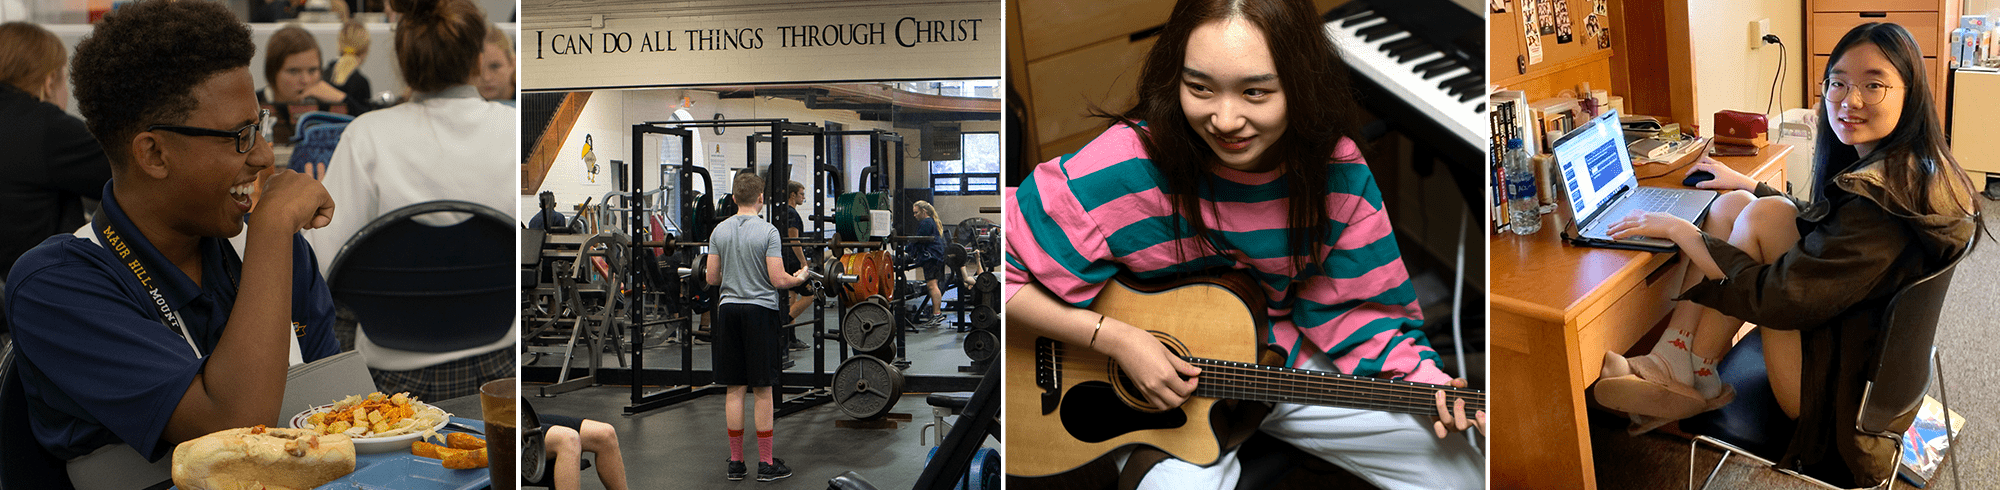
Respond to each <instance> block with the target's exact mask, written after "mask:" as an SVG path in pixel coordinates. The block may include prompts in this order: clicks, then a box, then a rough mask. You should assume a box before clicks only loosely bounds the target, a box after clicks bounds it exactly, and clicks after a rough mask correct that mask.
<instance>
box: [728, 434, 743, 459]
mask: <svg viewBox="0 0 2000 490" xmlns="http://www.w3.org/2000/svg"><path fill="white" fill-rule="evenodd" d="M729 460H730V461H742V460H743V429H729Z"/></svg>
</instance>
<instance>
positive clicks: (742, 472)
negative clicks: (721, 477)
mask: <svg viewBox="0 0 2000 490" xmlns="http://www.w3.org/2000/svg"><path fill="white" fill-rule="evenodd" d="M757 464H760V465H761V464H764V463H757ZM749 474H750V470H749V469H748V467H745V466H743V462H742V461H730V462H729V474H728V476H729V481H743V477H744V476H746V475H749Z"/></svg>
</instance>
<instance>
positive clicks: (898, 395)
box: [833, 355, 903, 420]
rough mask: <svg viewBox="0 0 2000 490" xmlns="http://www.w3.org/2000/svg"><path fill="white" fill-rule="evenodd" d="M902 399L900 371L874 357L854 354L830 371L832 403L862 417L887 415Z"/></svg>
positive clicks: (851, 414) (855, 415)
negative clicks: (837, 367)
mask: <svg viewBox="0 0 2000 490" xmlns="http://www.w3.org/2000/svg"><path fill="white" fill-rule="evenodd" d="M902 398H903V371H902V370H900V369H896V366H894V365H891V364H889V362H888V361H884V360H881V359H879V358H876V357H874V356H868V355H857V356H854V357H849V358H847V360H846V361H844V362H841V363H840V369H838V370H836V371H834V373H833V402H834V404H836V405H838V406H840V412H841V413H844V414H847V416H849V417H854V418H857V419H861V420H872V419H876V418H880V417H882V416H883V415H887V414H888V413H889V410H891V409H894V408H896V401H897V400H901V399H902Z"/></svg>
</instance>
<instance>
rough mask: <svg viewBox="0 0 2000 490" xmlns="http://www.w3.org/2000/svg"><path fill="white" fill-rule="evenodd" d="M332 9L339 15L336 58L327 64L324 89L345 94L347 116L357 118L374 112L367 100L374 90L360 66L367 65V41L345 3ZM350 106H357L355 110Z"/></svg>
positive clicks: (337, 2) (336, 3)
mask: <svg viewBox="0 0 2000 490" xmlns="http://www.w3.org/2000/svg"><path fill="white" fill-rule="evenodd" d="M333 6H334V12H336V13H338V14H340V35H339V40H338V42H339V43H340V54H339V56H336V57H335V58H334V59H333V61H330V62H327V64H326V72H325V73H324V74H323V75H324V79H325V82H326V83H327V85H328V86H331V87H333V88H335V89H339V90H340V92H341V93H342V94H345V96H344V98H343V99H342V100H345V101H349V102H350V106H349V107H348V108H347V113H348V114H351V115H356V116H359V115H361V114H362V113H364V112H368V111H369V110H372V109H374V101H373V100H372V99H370V97H373V96H374V94H373V90H374V87H373V86H371V85H369V83H368V77H367V76H365V75H362V74H361V64H362V63H366V62H368V44H369V42H370V41H371V40H370V39H369V34H368V26H366V25H363V24H362V23H361V21H359V20H356V19H355V18H354V17H353V15H352V14H350V13H348V11H347V2H344V1H341V0H334V1H333ZM293 56H297V55H293ZM354 102H359V103H360V105H359V106H355V105H353V103H354Z"/></svg>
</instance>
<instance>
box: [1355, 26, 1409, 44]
mask: <svg viewBox="0 0 2000 490" xmlns="http://www.w3.org/2000/svg"><path fill="white" fill-rule="evenodd" d="M1390 34H1407V33H1405V32H1403V30H1402V29H1401V28H1398V27H1396V25H1395V24H1391V23H1388V22H1387V21H1384V22H1382V23H1380V24H1375V25H1373V26H1369V27H1366V28H1363V29H1361V30H1360V31H1356V32H1355V33H1354V35H1357V36H1361V39H1362V40H1364V41H1368V42H1371V43H1372V42H1375V41H1377V40H1380V39H1381V38H1384V37H1388V36H1389V35H1390Z"/></svg>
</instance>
